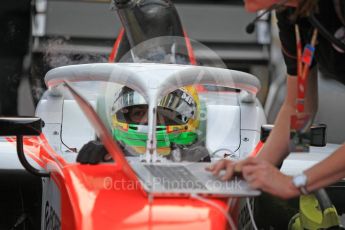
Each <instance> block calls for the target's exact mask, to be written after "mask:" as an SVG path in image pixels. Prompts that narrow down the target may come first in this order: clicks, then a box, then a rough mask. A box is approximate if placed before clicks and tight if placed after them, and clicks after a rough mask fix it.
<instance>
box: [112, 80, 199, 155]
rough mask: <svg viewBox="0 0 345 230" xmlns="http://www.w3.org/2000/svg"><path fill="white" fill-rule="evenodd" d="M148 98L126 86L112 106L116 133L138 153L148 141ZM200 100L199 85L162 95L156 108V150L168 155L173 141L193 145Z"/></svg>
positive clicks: (113, 126) (197, 124) (121, 140)
mask: <svg viewBox="0 0 345 230" xmlns="http://www.w3.org/2000/svg"><path fill="white" fill-rule="evenodd" d="M147 109H148V105H147V102H146V101H145V99H144V98H143V97H142V96H141V95H140V94H139V93H137V92H136V91H134V90H132V89H130V88H128V87H123V88H122V89H121V91H119V93H118V94H117V95H116V96H115V101H114V104H113V106H112V129H113V137H114V139H115V140H117V141H118V142H120V143H121V144H122V145H123V146H124V147H126V148H128V147H129V148H130V149H132V150H134V152H135V153H139V154H140V153H144V152H145V150H146V141H147V131H148V126H147V120H148V119H147ZM199 111H200V101H199V97H198V94H197V91H196V89H195V88H194V87H193V86H187V87H183V88H180V89H177V90H175V91H173V92H171V93H169V94H168V95H167V96H165V97H163V98H162V99H161V101H160V102H159V104H158V108H157V128H156V137H157V152H158V153H159V154H161V155H169V154H170V151H171V149H170V147H171V145H172V144H176V145H191V144H193V143H194V142H195V141H196V140H197V138H198V135H197V132H196V131H197V128H198V126H199V115H200V114H199Z"/></svg>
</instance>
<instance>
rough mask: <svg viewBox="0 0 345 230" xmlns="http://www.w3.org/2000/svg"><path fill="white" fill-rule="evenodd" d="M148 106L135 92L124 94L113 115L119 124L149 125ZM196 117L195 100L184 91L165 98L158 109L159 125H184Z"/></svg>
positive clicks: (119, 98) (118, 101)
mask: <svg viewBox="0 0 345 230" xmlns="http://www.w3.org/2000/svg"><path fill="white" fill-rule="evenodd" d="M147 110H148V105H147V103H146V101H145V100H144V98H143V97H142V96H141V95H140V94H138V93H137V92H135V91H127V92H124V93H122V94H121V95H120V96H119V97H118V99H117V100H116V101H115V102H114V105H113V113H115V115H116V118H117V120H118V121H119V122H124V123H128V124H141V125H147V120H148V115H147ZM195 116H196V104H195V102H194V100H193V98H192V97H191V96H190V95H189V94H188V93H186V92H184V91H183V90H175V91H174V92H172V93H169V94H168V95H167V96H165V97H164V98H163V99H162V100H161V101H160V103H159V104H158V107H157V125H163V126H168V125H183V124H187V123H188V121H189V119H191V118H194V117H195Z"/></svg>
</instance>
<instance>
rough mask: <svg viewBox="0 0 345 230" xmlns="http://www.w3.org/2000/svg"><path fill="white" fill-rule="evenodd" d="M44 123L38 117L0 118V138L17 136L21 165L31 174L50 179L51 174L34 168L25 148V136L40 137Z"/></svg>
mask: <svg viewBox="0 0 345 230" xmlns="http://www.w3.org/2000/svg"><path fill="white" fill-rule="evenodd" d="M42 127H44V122H43V121H42V120H41V118H38V117H0V136H16V138H17V155H18V158H19V161H20V163H21V164H22V165H23V167H24V168H25V169H26V170H27V171H28V172H29V173H31V174H33V175H35V176H40V177H49V173H46V172H42V171H40V170H37V169H36V168H34V167H33V166H32V165H31V164H30V163H29V162H28V161H27V159H26V157H25V154H24V148H23V136H39V135H40V134H41V132H42Z"/></svg>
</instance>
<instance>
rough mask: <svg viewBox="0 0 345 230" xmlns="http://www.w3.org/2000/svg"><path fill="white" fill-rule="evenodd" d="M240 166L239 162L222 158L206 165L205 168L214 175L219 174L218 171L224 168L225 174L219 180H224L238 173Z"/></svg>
mask: <svg viewBox="0 0 345 230" xmlns="http://www.w3.org/2000/svg"><path fill="white" fill-rule="evenodd" d="M240 167H241V164H240V162H236V163H235V162H234V161H230V160H226V159H223V160H220V161H218V162H217V163H215V164H214V165H211V166H209V167H207V168H206V170H207V171H209V172H211V173H212V174H213V175H214V176H219V174H220V172H221V171H222V170H225V174H224V175H222V177H221V178H220V179H221V180H223V181H225V180H229V179H231V178H232V177H233V176H234V174H235V173H236V172H237V173H240V172H241V168H240Z"/></svg>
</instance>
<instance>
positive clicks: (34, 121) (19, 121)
mask: <svg viewBox="0 0 345 230" xmlns="http://www.w3.org/2000/svg"><path fill="white" fill-rule="evenodd" d="M43 126H44V123H43V121H42V120H41V118H38V117H0V136H39V135H40V134H41V132H42V127H43Z"/></svg>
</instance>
